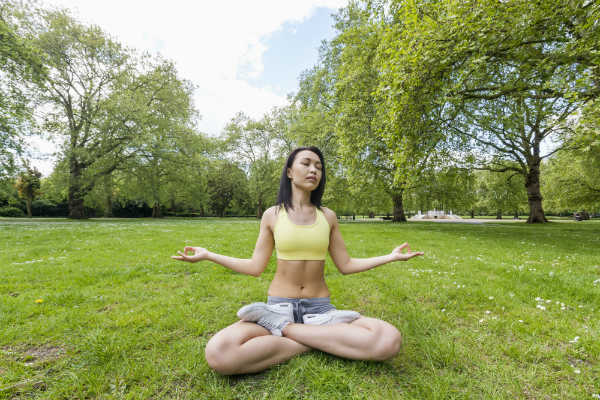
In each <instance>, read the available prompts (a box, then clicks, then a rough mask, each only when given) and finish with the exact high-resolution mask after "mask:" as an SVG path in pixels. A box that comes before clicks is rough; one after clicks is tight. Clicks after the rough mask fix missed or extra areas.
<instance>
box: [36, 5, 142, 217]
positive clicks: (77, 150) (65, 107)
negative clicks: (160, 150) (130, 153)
mask: <svg viewBox="0 0 600 400" xmlns="http://www.w3.org/2000/svg"><path fill="white" fill-rule="evenodd" d="M34 28H35V29H36V30H37V38H36V45H37V46H38V47H39V49H40V50H41V52H42V54H43V57H44V62H45V64H46V66H47V68H48V74H47V76H46V78H45V79H44V80H43V81H41V82H39V83H38V85H37V89H38V90H37V94H38V97H39V100H40V101H41V102H42V103H43V104H44V105H45V106H46V108H48V109H50V110H51V111H49V112H47V113H46V114H45V116H44V117H45V128H46V129H47V130H48V131H49V132H53V133H55V134H58V135H61V136H64V140H63V145H62V146H63V152H64V153H63V154H64V157H65V159H66V160H67V162H68V165H69V191H68V201H69V217H70V218H84V217H85V213H84V208H83V201H84V198H85V195H86V194H87V193H88V192H89V191H90V190H91V188H92V187H93V184H94V182H95V179H97V178H99V177H101V176H103V175H105V174H107V173H109V172H110V171H112V170H114V168H115V166H114V165H109V164H110V163H109V162H108V161H107V158H111V156H114V154H117V153H120V152H122V151H123V150H124V149H125V148H126V145H127V142H128V141H129V140H130V139H131V131H132V129H130V127H131V126H133V125H134V124H135V122H133V121H131V119H124V118H123V116H122V115H121V116H120V118H114V119H113V122H114V123H113V126H110V127H108V126H107V125H106V123H105V122H106V121H107V117H106V113H107V111H108V109H109V108H110V99H109V98H110V95H111V93H112V90H113V88H114V86H115V84H117V81H118V80H119V78H122V76H123V75H124V74H125V73H126V72H127V71H128V69H129V70H130V65H128V64H127V60H128V58H129V57H128V55H127V54H126V52H125V51H124V50H123V49H122V48H121V46H120V45H119V44H118V43H116V42H114V41H113V40H111V39H109V38H108V37H107V36H106V34H104V33H103V32H102V31H101V30H100V29H99V28H97V27H86V26H83V25H81V24H79V23H77V22H76V21H74V20H73V19H72V18H71V17H70V16H69V15H68V14H67V13H66V12H64V11H44V12H43V14H42V18H41V22H40V24H39V26H35V27H34ZM129 73H131V72H129ZM102 122H104V125H103V126H102ZM116 126H118V128H119V129H115V127H116ZM107 128H109V129H107ZM94 163H97V164H104V165H105V168H98V169H96V170H95V173H94V174H91V173H89V174H87V176H86V175H85V174H86V172H91V171H92V169H91V168H90V167H91V166H92V164H94Z"/></svg>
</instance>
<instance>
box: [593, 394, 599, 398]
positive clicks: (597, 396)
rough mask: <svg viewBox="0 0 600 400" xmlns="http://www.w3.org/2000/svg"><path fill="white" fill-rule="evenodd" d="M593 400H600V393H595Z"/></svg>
mask: <svg viewBox="0 0 600 400" xmlns="http://www.w3.org/2000/svg"><path fill="white" fill-rule="evenodd" d="M592 399H600V394H598V393H594V394H593V395H592Z"/></svg>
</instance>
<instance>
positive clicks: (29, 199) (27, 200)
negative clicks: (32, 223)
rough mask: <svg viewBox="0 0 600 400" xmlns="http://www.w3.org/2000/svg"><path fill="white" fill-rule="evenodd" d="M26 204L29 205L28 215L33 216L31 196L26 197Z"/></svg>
mask: <svg viewBox="0 0 600 400" xmlns="http://www.w3.org/2000/svg"><path fill="white" fill-rule="evenodd" d="M25 204H26V205H27V216H28V217H29V218H31V197H28V198H26V199H25Z"/></svg>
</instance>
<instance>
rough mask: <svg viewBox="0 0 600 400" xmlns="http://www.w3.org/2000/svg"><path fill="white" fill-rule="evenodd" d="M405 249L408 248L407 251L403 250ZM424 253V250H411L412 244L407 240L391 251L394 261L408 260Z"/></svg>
mask: <svg viewBox="0 0 600 400" xmlns="http://www.w3.org/2000/svg"><path fill="white" fill-rule="evenodd" d="M403 250H406V252H403ZM423 254H424V253H423V252H422V251H410V246H409V245H408V243H406V242H404V243H402V244H401V245H400V246H398V247H396V248H395V249H394V250H392V253H391V255H392V257H393V258H394V261H406V260H409V259H411V258H413V257H416V256H422V255H423Z"/></svg>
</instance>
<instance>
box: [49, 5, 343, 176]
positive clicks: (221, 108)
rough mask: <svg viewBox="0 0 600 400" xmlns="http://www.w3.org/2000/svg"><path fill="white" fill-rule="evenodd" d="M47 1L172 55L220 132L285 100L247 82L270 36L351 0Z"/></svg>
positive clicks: (207, 124)
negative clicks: (241, 114)
mask: <svg viewBox="0 0 600 400" xmlns="http://www.w3.org/2000/svg"><path fill="white" fill-rule="evenodd" d="M44 3H45V4H46V5H53V6H60V7H65V8H68V9H69V10H71V13H72V14H73V15H74V16H75V18H77V19H78V20H79V21H81V22H83V23H86V24H95V25H98V26H100V27H101V28H102V29H103V30H104V31H105V32H107V33H109V34H110V35H111V36H113V37H114V38H115V39H116V40H118V41H119V42H121V43H123V44H124V45H126V46H129V47H133V48H136V49H138V50H141V51H150V52H152V53H156V52H160V53H161V54H162V55H163V56H165V57H166V58H168V59H171V60H173V61H174V62H175V63H176V65H177V69H178V71H179V73H180V75H181V77H183V78H185V79H188V80H190V81H192V82H193V83H194V84H196V85H197V87H198V89H197V90H196V94H195V99H194V100H195V105H196V108H197V109H198V111H199V112H200V115H201V116H202V119H201V121H200V124H199V127H200V129H201V130H202V131H203V132H205V133H208V134H210V135H213V136H214V135H218V134H219V133H220V132H221V130H222V128H223V127H224V126H225V124H226V123H227V122H228V121H229V120H230V119H231V118H232V117H233V116H234V115H235V113H237V112H238V111H244V112H245V113H247V114H248V115H250V116H252V117H255V118H258V117H260V116H262V115H263V114H264V113H265V112H267V111H268V110H270V109H271V108H272V107H274V106H280V105H283V104H285V103H286V99H285V97H284V96H281V95H279V94H277V92H276V90H272V88H270V87H256V86H253V85H252V84H250V83H249V82H248V81H247V80H246V79H248V78H256V77H258V76H260V74H261V73H262V71H263V62H262V58H263V55H264V53H265V51H266V50H267V44H266V40H267V38H268V36H269V35H270V34H272V33H273V32H276V31H277V30H279V29H281V28H282V27H283V24H284V23H289V22H299V23H300V22H302V21H304V20H305V19H307V18H309V17H310V16H311V15H312V14H313V13H314V11H315V10H316V9H317V8H319V7H326V8H331V9H332V11H333V10H335V9H337V8H340V7H343V6H344V5H345V4H346V3H347V0H302V1H296V0H285V1H284V0H255V1H243V0H238V1H233V0H229V1H225V0H222V1H219V2H216V1H205V0H204V1H202V0H201V1H185V0H175V1H169V2H165V1H164V0H162V1H157V0H151V1H130V0H104V1H97V0H93V1H91V0H45V1H44ZM315 61H316V60H315ZM40 147H41V150H42V151H46V152H49V153H51V152H52V151H54V150H55V148H54V146H53V145H51V144H50V143H48V144H47V145H45V146H44V145H43V144H40ZM43 169H44V170H45V171H43V172H44V173H45V174H47V173H49V172H50V171H49V170H47V166H43Z"/></svg>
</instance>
